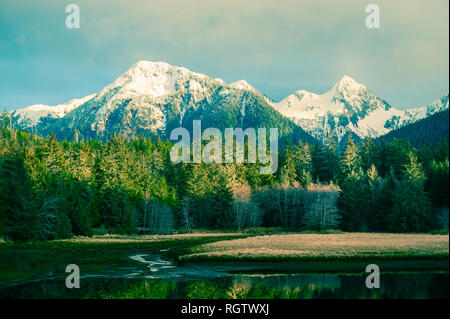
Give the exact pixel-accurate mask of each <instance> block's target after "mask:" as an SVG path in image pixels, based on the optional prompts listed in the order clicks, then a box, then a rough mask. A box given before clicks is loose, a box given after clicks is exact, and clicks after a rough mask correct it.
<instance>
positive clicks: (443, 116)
mask: <svg viewBox="0 0 450 319" xmlns="http://www.w3.org/2000/svg"><path fill="white" fill-rule="evenodd" d="M448 126H449V111H448V109H447V110H445V111H442V112H439V113H437V114H433V115H431V116H430V117H427V118H425V119H422V120H420V121H417V122H415V123H413V124H409V125H406V126H404V127H402V128H399V129H397V130H394V131H391V132H389V133H388V134H386V135H383V136H381V137H379V138H378V139H377V141H389V140H392V139H393V138H402V139H405V140H407V141H409V142H410V143H411V145H413V146H414V147H422V146H423V145H425V144H426V143H430V144H436V143H438V142H439V141H440V140H441V139H442V138H445V139H446V140H447V142H448V136H449V130H448Z"/></svg>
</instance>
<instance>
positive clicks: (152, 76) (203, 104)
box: [14, 61, 286, 138]
mask: <svg viewBox="0 0 450 319" xmlns="http://www.w3.org/2000/svg"><path fill="white" fill-rule="evenodd" d="M244 95H245V99H244ZM247 96H248V98H249V101H251V102H246V101H247ZM251 97H258V98H251ZM259 98H261V99H262V98H264V101H266V103H264V102H259V100H258V99H259ZM269 100H270V99H268V98H267V97H265V96H264V95H263V94H262V93H260V92H259V91H258V90H256V89H255V88H254V87H252V86H251V85H250V84H248V83H247V82H246V81H243V80H242V81H237V82H234V83H232V84H230V85H228V84H227V83H225V82H224V81H223V80H221V79H214V78H211V77H209V76H207V75H204V74H200V73H196V72H192V71H190V70H188V69H186V68H183V67H177V66H172V65H169V64H167V63H164V62H150V61H139V62H137V63H135V64H134V65H132V66H131V67H130V68H129V69H128V70H127V71H126V72H124V73H123V74H122V75H121V76H119V77H118V78H117V79H116V80H115V81H113V82H112V83H111V84H109V85H108V86H106V87H105V88H104V89H102V90H101V91H100V92H98V93H97V94H96V95H94V96H89V99H85V100H83V101H80V105H78V104H77V107H72V108H70V107H67V108H66V109H65V111H64V112H62V111H61V112H60V113H55V112H52V113H51V114H52V115H51V116H50V117H51V119H54V118H58V119H59V120H57V121H54V120H50V121H48V120H44V118H47V117H49V113H48V111H47V107H44V108H43V109H44V110H45V111H44V112H42V113H37V112H36V111H34V108H33V107H29V108H26V109H23V110H18V111H16V116H15V123H14V124H15V126H16V127H17V128H21V129H28V128H30V126H28V125H22V124H23V123H24V122H23V121H24V120H25V119H28V118H32V123H31V125H38V126H39V127H38V128H37V130H38V131H40V132H43V133H47V134H48V133H49V132H54V133H55V134H57V136H61V137H67V138H70V136H71V135H73V134H74V132H75V131H78V132H79V133H80V134H81V136H84V137H86V138H106V137H107V136H109V135H111V134H114V133H115V134H123V135H126V136H136V135H140V134H160V133H161V134H165V132H166V130H167V127H168V126H169V129H170V128H173V127H174V126H175V125H176V126H179V125H183V124H188V122H189V121H190V123H192V119H193V117H195V118H202V119H205V118H208V119H209V121H210V122H214V123H216V124H217V123H220V124H218V125H220V126H223V125H222V124H224V122H227V121H235V119H237V117H238V121H239V123H244V122H245V118H247V117H248V115H247V114H246V113H247V112H246V109H247V108H249V107H250V108H252V107H262V108H268V110H269V111H270V112H272V109H271V107H270V106H269V105H268V101H269ZM81 102H82V103H81ZM261 103H262V104H261ZM67 104H70V103H67ZM35 108H36V109H37V107H35ZM56 109H58V110H59V109H60V108H59V106H58V108H56ZM56 109H55V110H56ZM224 112H225V113H226V112H228V113H229V112H237V113H236V114H239V115H238V116H237V117H236V115H231V114H224ZM56 114H57V115H56ZM255 114H258V113H257V112H253V113H251V115H250V116H255ZM260 114H264V112H262V113H260ZM214 117H216V118H214ZM279 117H280V118H283V117H282V116H281V115H279ZM43 120H44V121H43ZM260 120H261V119H259V120H256V123H258V121H260ZM262 120H264V119H262ZM284 120H286V119H283V120H282V121H284ZM185 122H186V123H185ZM254 123H255V122H254ZM228 125H231V124H228Z"/></svg>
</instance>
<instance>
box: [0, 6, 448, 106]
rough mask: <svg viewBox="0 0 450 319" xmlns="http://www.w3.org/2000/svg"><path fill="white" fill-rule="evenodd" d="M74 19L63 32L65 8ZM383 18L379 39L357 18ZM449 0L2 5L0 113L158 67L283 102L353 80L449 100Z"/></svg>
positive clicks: (402, 99) (379, 89)
mask: <svg viewBox="0 0 450 319" xmlns="http://www.w3.org/2000/svg"><path fill="white" fill-rule="evenodd" d="M69 3H75V4H77V5H78V6H79V7H80V11H81V12H80V13H81V15H80V17H81V21H80V23H81V28H80V29H67V28H66V25H65V20H66V17H67V15H68V14H67V13H66V12H65V7H66V5H67V4H69ZM369 3H374V4H377V5H378V6H379V7H380V29H368V28H366V26H365V19H366V17H367V15H368V13H366V12H365V8H366V6H367V5H368V4H369ZM448 6H449V1H448V0H428V1H423V0H404V1H402V0H395V1H392V0H383V1H376V0H371V1H365V0H342V1H335V0H311V1H310V0H304V1H300V0H296V1H288V0H277V1H275V0H273V1H265V0H239V1H238V0H226V1H224V0H209V1H206V0H177V1H175V0H164V1H162V0H161V1H160V0H150V1H148V0H147V1H139V0H134V1H118V0H108V1H93V0H90V1H88V0H71V1H67V2H66V1H61V0H52V1H51V0H47V1H45V0H1V1H0V107H1V108H2V109H3V108H4V107H6V108H7V109H15V108H20V107H24V106H27V105H31V104H49V105H55V104H59V103H63V102H66V101H68V100H70V99H73V98H80V97H83V96H86V95H88V94H91V93H94V92H98V91H99V90H101V89H102V88H103V87H104V86H106V85H108V84H109V83H111V82H113V81H114V80H115V79H116V78H117V77H118V76H119V75H120V74H121V73H123V72H124V71H126V70H127V69H128V68H129V67H130V66H131V65H132V64H133V63H135V62H137V61H138V60H150V61H164V62H167V63H170V64H172V65H177V66H183V67H187V68H188V69H191V70H192V71H196V72H200V73H205V74H207V75H209V76H211V77H215V78H221V79H223V80H225V81H226V82H228V83H230V82H234V81H237V80H240V79H244V80H246V81H248V82H249V83H250V84H252V85H253V86H255V87H256V88H257V89H259V90H260V91H261V92H263V93H264V94H266V95H268V96H270V97H271V98H273V99H275V100H277V101H278V100H281V99H282V98H284V97H286V96H287V95H289V94H291V93H293V92H294V91H296V90H299V89H304V90H308V91H311V92H314V93H323V92H325V91H328V90H329V89H330V88H331V87H332V86H333V84H334V83H335V82H336V81H338V80H339V79H340V78H341V77H342V76H343V75H348V76H351V77H353V78H354V79H355V80H357V81H358V82H360V83H362V84H364V85H366V86H367V87H368V88H369V89H371V90H372V92H374V93H375V94H376V95H378V96H380V97H381V98H383V99H385V100H386V101H387V102H388V103H390V104H391V105H392V106H394V107H398V108H405V107H413V106H421V105H425V104H429V103H431V102H433V101H434V100H437V99H438V98H440V97H441V96H442V95H444V94H445V93H446V92H448V87H449V82H448V77H449V62H448V61H449V40H448V38H449V16H448V11H449V8H448Z"/></svg>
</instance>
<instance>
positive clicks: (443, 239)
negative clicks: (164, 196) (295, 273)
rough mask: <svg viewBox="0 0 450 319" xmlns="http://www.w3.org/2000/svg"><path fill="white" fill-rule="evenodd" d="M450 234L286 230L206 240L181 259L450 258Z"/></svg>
mask: <svg viewBox="0 0 450 319" xmlns="http://www.w3.org/2000/svg"><path fill="white" fill-rule="evenodd" d="M448 254H449V237H448V235H427V234H373V233H344V234H287V235H268V236H257V237H249V238H243V239H233V240H227V241H219V242H214V243H208V244H203V245H200V246H197V247H195V248H192V249H191V254H189V255H185V256H181V260H185V261H188V260H192V261H203V260H205V261H206V260H218V261H219V260H236V261H240V260H277V259H282V260H283V259H295V260H302V259H305V260H320V259H324V260H329V259H331V260H337V259H344V260H347V259H364V258H373V257H377V258H380V259H404V258H427V257H428V258H431V257H435V258H448Z"/></svg>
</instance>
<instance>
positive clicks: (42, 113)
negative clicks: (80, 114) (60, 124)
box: [12, 94, 95, 128]
mask: <svg viewBox="0 0 450 319" xmlns="http://www.w3.org/2000/svg"><path fill="white" fill-rule="evenodd" d="M94 96H95V94H91V95H88V96H86V97H83V98H81V99H73V100H70V101H68V102H66V103H64V104H59V105H55V106H50V105H44V104H36V105H30V106H28V107H26V108H24V109H20V110H16V111H12V116H13V118H14V119H15V123H16V124H18V125H19V126H20V127H22V128H31V127H33V126H35V125H37V124H38V123H39V121H40V120H41V118H44V117H51V118H61V117H63V116H65V115H66V114H67V113H69V112H71V111H72V110H74V109H75V108H77V107H79V106H80V105H82V104H83V103H85V102H87V101H89V100H90V99H92V98H93V97H94Z"/></svg>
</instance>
